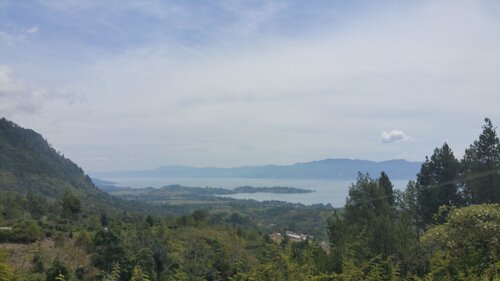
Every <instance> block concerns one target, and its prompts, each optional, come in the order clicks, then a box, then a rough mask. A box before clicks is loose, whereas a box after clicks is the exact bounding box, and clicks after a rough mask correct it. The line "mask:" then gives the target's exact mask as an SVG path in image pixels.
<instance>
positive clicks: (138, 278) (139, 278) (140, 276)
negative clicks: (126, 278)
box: [130, 265, 150, 281]
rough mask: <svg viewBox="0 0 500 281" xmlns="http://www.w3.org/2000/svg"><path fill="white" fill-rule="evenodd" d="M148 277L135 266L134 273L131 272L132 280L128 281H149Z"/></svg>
mask: <svg viewBox="0 0 500 281" xmlns="http://www.w3.org/2000/svg"><path fill="white" fill-rule="evenodd" d="M149 280H150V279H149V277H148V275H147V274H145V273H144V272H142V269H141V267H140V266H138V265H136V266H135V267H134V271H133V272H132V278H130V281H149Z"/></svg>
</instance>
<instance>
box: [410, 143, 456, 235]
mask: <svg viewBox="0 0 500 281" xmlns="http://www.w3.org/2000/svg"><path fill="white" fill-rule="evenodd" d="M459 175H460V162H459V161H458V160H457V159H456V158H455V156H454V155H453V151H452V150H451V149H450V147H449V146H448V144H447V143H444V144H443V146H442V147H441V148H436V149H435V150H434V154H432V156H431V158H430V159H429V158H428V157H426V160H425V162H424V163H423V164H422V167H421V169H420V173H418V174H417V184H416V188H417V201H418V207H419V208H418V209H419V211H420V215H421V216H422V223H423V224H424V225H426V224H429V223H432V222H433V215H434V214H435V213H436V212H437V211H438V209H439V207H440V206H443V205H446V206H451V205H460V204H461V202H462V200H461V195H460V189H459V186H460V184H459ZM424 225H421V226H420V227H424Z"/></svg>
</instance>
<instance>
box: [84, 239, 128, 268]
mask: <svg viewBox="0 0 500 281" xmlns="http://www.w3.org/2000/svg"><path fill="white" fill-rule="evenodd" d="M92 248H93V252H94V254H93V256H92V262H93V264H94V265H95V266H96V267H97V268H100V269H103V270H109V269H110V268H111V267H112V265H113V262H118V261H121V260H123V259H124V258H125V251H124V249H123V246H122V241H121V239H120V237H119V236H118V235H117V234H116V233H115V232H114V231H112V230H99V231H97V233H96V234H95V236H94V239H93V241H92Z"/></svg>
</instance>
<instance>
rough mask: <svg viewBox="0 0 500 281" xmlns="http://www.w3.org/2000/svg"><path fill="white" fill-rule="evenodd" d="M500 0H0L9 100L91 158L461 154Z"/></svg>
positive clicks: (490, 100) (268, 160)
mask: <svg viewBox="0 0 500 281" xmlns="http://www.w3.org/2000/svg"><path fill="white" fill-rule="evenodd" d="M499 14H500V2H498V1H493V0H491V1H490V0H483V1H465V0H464V1H460V0H459V1H451V0H445V1H367V0H358V1H341V2H334V1H303V2H301V1H287V0H283V1H252V2H245V3H243V2H239V1H181V2H171V1H141V2H137V1H117V0H113V1H97V0H89V1H57V0H29V1H1V2H0V15H2V16H0V54H1V55H0V116H5V117H6V118H8V119H10V120H12V121H14V122H16V123H18V124H20V125H21V126H23V127H27V128H31V129H34V130H35V131H37V132H39V133H41V134H42V135H43V136H44V137H45V138H46V139H48V141H49V142H50V143H51V144H52V145H53V146H54V147H55V148H56V149H57V150H60V151H61V152H62V153H63V154H64V155H65V156H67V157H68V158H70V159H72V160H73V161H74V162H76V163H77V164H78V165H80V166H82V167H83V168H84V170H86V171H109V170H137V169H150V168H155V167H159V166H164V165H183V166H195V167H206V166H214V167H235V166H243V165H265V164H278V165H283V164H291V163H296V162H308V161H314V160H321V159H326V158H355V159H366V160H372V161H383V160H388V159H406V160H409V161H419V162H421V161H424V160H425V156H426V155H430V154H432V151H433V149H434V148H435V147H437V146H441V144H442V143H443V142H445V141H446V142H448V143H449V144H450V146H451V148H452V149H453V151H454V153H455V155H456V156H457V157H458V158H461V157H462V155H463V152H464V150H465V148H467V147H468V146H469V145H470V144H471V143H472V142H473V141H474V140H475V139H476V138H477V136H478V135H479V133H480V132H481V125H482V124H483V120H484V117H489V118H491V119H492V121H493V123H494V124H495V125H497V126H498V125H499V124H500V111H499V110H498V105H499V104H500V95H499V94H498V89H500V80H499V79H498V77H500V56H499V54H498V53H499V51H498V50H500V17H498V15H499Z"/></svg>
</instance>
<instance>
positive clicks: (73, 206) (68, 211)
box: [61, 190, 82, 218]
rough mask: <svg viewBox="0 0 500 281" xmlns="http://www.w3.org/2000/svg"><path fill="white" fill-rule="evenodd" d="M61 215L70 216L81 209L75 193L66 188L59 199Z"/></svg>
mask: <svg viewBox="0 0 500 281" xmlns="http://www.w3.org/2000/svg"><path fill="white" fill-rule="evenodd" d="M61 205H62V211H63V216H64V217H66V218H71V217H73V216H74V215H76V214H78V213H79V212H80V211H81V208H82V206H81V202H80V199H78V197H77V196H76V195H74V194H73V193H72V192H71V191H69V190H66V192H64V195H63V198H62V200H61Z"/></svg>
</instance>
